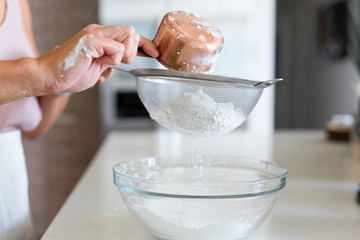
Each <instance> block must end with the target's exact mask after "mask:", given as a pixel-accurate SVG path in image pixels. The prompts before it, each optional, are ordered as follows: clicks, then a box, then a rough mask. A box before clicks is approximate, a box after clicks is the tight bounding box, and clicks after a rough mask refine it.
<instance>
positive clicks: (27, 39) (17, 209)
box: [0, 0, 158, 240]
mask: <svg viewBox="0 0 360 240" xmlns="http://www.w3.org/2000/svg"><path fill="white" fill-rule="evenodd" d="M139 47H140V48H142V50H143V51H144V52H145V53H147V54H148V55H150V56H152V57H157V55H158V53H157V50H156V48H155V47H154V45H153V44H152V43H151V41H150V40H148V39H146V38H144V37H142V36H140V35H139V34H137V33H136V32H135V30H134V28H133V27H129V26H109V27H103V26H99V25H95V24H92V25H89V26H87V27H86V28H84V29H83V30H82V31H80V32H79V33H78V34H76V35H75V36H73V37H72V38H71V39H69V40H68V41H66V42H65V43H64V44H62V45H60V46H58V47H56V48H55V49H53V50H52V51H50V52H48V53H47V54H45V55H43V56H40V57H38V55H37V51H36V48H35V43H34V40H33V36H32V27H31V16H30V10H29V6H28V2H27V0H0V240H5V239H6V240H27V239H33V232H32V224H31V217H30V212H29V198H28V180H27V173H26V166H25V159H24V154H23V149H22V144H21V133H22V134H24V135H25V136H26V137H29V138H35V137H38V136H40V135H41V134H43V133H45V132H46V131H47V130H48V129H49V128H50V127H51V125H52V124H53V123H54V121H55V120H56V119H57V117H58V116H59V115H60V114H61V112H62V111H63V109H64V107H65V106H66V103H67V101H68V96H67V95H66V94H64V93H73V92H80V91H83V90H86V89H88V88H90V87H92V86H94V85H95V84H96V83H101V82H103V81H104V80H105V79H106V78H108V77H109V76H110V75H111V68H109V67H110V66H114V65H118V64H120V63H126V64H129V63H131V62H132V61H133V60H134V58H135V56H136V54H137V50H138V48H139Z"/></svg>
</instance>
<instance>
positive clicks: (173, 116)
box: [150, 89, 245, 137]
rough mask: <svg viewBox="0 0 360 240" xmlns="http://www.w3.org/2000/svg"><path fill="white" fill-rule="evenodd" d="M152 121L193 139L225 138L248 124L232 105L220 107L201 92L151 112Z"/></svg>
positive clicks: (186, 95)
mask: <svg viewBox="0 0 360 240" xmlns="http://www.w3.org/2000/svg"><path fill="white" fill-rule="evenodd" d="M150 117H151V118H152V119H154V120H155V121H157V122H158V123H160V124H161V125H163V126H164V127H166V128H168V129H170V130H174V131H176V132H179V133H182V134H185V135H188V136H191V137H211V136H218V135H223V134H225V133H228V132H230V131H232V130H234V129H235V128H236V127H238V126H239V125H240V124H241V123H242V122H243V121H244V120H245V116H244V114H243V113H242V112H241V111H240V110H239V109H235V106H234V104H233V103H232V102H227V103H217V102H216V101H215V99H214V98H212V97H211V96H209V95H208V94H206V93H204V92H203V90H202V89H199V90H198V91H196V92H185V93H182V94H181V95H179V96H178V97H177V98H176V99H175V100H174V101H172V102H170V103H168V104H165V105H164V106H162V107H160V108H158V109H152V110H151V111H150Z"/></svg>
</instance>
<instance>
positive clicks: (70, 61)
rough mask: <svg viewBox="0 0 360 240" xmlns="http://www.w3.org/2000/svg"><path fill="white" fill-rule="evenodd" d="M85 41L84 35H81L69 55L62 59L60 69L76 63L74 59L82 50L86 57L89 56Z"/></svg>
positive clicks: (65, 68) (66, 68)
mask: <svg viewBox="0 0 360 240" xmlns="http://www.w3.org/2000/svg"><path fill="white" fill-rule="evenodd" d="M85 41H86V36H83V37H82V38H80V40H79V42H78V44H77V45H76V47H75V48H74V49H73V50H72V51H71V53H70V54H69V56H67V57H66V58H65V60H64V63H63V66H62V70H63V71H66V70H68V69H69V68H71V67H73V66H74V65H75V63H76V60H77V58H78V56H79V54H80V53H81V52H82V51H84V53H85V56H86V57H87V58H90V56H91V55H90V53H89V50H88V49H87V47H86V45H85Z"/></svg>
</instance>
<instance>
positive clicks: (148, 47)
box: [139, 36, 159, 58]
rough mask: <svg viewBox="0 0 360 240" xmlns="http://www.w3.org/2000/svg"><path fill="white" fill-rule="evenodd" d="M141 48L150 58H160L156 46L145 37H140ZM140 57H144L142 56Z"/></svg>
mask: <svg viewBox="0 0 360 240" xmlns="http://www.w3.org/2000/svg"><path fill="white" fill-rule="evenodd" d="M139 48H141V49H142V50H143V51H144V53H145V54H147V55H148V56H150V57H153V58H157V57H158V56H159V51H158V50H157V48H156V46H155V44H154V43H153V42H151V41H150V40H149V39H147V38H145V37H143V36H140V42H139ZM139 55H140V56H142V54H139Z"/></svg>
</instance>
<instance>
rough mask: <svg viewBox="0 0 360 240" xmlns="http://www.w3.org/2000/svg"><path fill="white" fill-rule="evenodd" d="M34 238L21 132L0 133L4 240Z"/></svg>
mask: <svg viewBox="0 0 360 240" xmlns="http://www.w3.org/2000/svg"><path fill="white" fill-rule="evenodd" d="M30 239H34V234H33V225H32V221H31V216H30V207H29V194H28V176H27V170H26V164H25V156H24V151H23V147H22V142H21V132H20V131H19V130H17V131H11V132H6V133H0V240H30Z"/></svg>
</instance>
